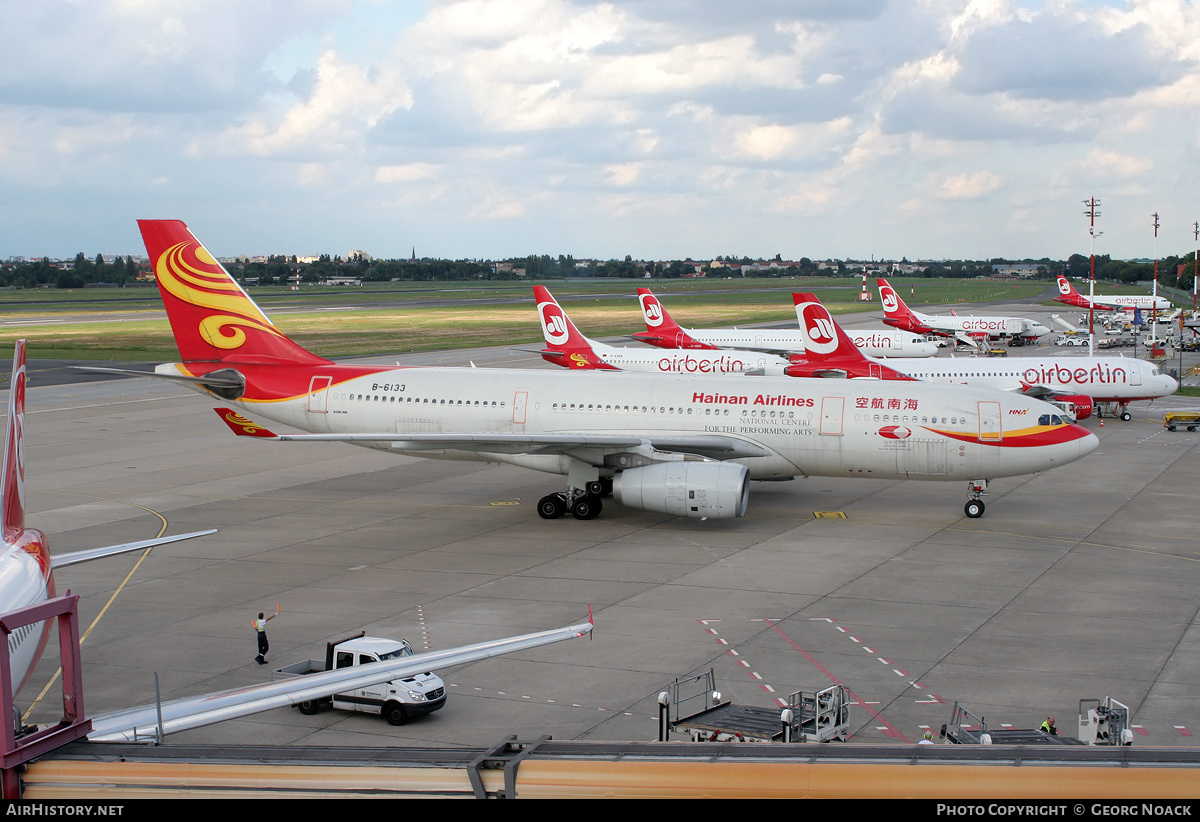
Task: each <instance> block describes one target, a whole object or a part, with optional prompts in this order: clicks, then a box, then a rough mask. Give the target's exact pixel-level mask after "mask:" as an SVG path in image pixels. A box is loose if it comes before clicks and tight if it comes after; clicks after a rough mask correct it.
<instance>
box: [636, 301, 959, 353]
mask: <svg viewBox="0 0 1200 822" xmlns="http://www.w3.org/2000/svg"><path fill="white" fill-rule="evenodd" d="M637 293H638V303H639V304H640V305H641V307H642V320H643V321H644V322H645V323H646V330H645V331H639V332H637V333H636V334H633V335H632V337H633V339H635V340H638V341H639V342H644V343H646V344H647V345H653V346H655V347H656V348H682V349H687V350H691V351H702V350H705V349H729V348H736V349H739V350H742V351H763V352H766V353H768V354H776V355H780V356H789V357H790V356H791V355H793V354H794V355H796V356H802V355H803V354H804V341H803V338H802V337H801V336H800V332H799V331H797V330H795V329H792V328H690V329H685V328H681V327H680V326H679V324H678V323H677V322H675V320H673V319H671V315H670V314H668V313H667V309H666V308H664V307H663V304H662V303H661V302H660V301H659V299H658V297H655V296H654V294H652V293H651V291H650V289H648V288H639V289H638V290H637ZM848 333H850V339H851V340H853V341H854V344H855V345H856V346H858V348H859V349H860V350H861V351H862V352H863V353H864V354H866V355H867V356H869V357H934V356H937V352H938V347H937V346H936V345H934V344H933V343H931V342H929V341H928V340H926V339H925V338H924V337H922V336H920V335H919V334H914V333H912V332H911V331H893V330H891V329H886V328H884V329H874V328H872V329H868V330H865V331H854V332H848Z"/></svg>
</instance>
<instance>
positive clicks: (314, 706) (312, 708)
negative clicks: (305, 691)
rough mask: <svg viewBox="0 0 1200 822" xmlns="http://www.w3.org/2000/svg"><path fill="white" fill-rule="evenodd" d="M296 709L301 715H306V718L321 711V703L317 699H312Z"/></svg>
mask: <svg viewBox="0 0 1200 822" xmlns="http://www.w3.org/2000/svg"><path fill="white" fill-rule="evenodd" d="M296 707H297V708H298V709H299V710H300V713H302V714H304V715H305V716H312V715H313V714H315V713H316V712H317V711H319V710H321V703H320V702H318V701H317V700H315V699H310V700H308V701H307V702H301V703H300V704H299V705H297V706H296Z"/></svg>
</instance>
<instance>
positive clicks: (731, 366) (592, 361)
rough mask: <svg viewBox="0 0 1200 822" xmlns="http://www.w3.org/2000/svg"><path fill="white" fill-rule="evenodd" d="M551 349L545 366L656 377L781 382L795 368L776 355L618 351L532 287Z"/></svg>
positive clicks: (546, 353) (546, 350)
mask: <svg viewBox="0 0 1200 822" xmlns="http://www.w3.org/2000/svg"><path fill="white" fill-rule="evenodd" d="M533 297H534V302H536V303H537V312H538V319H539V320H540V321H541V323H542V336H543V337H545V340H546V347H545V348H543V349H542V350H541V351H540V352H539V353H540V354H541V355H542V359H544V360H545V361H546V362H550V363H553V364H555V365H560V366H562V367H563V368H570V369H571V370H572V371H575V370H581V369H582V370H600V371H645V372H649V373H652V374H754V375H757V376H773V377H780V376H785V375H786V374H787V369H788V366H790V365H791V363H790V362H789V361H788V360H785V359H783V358H782V357H776V356H774V355H772V354H763V353H753V352H748V351H734V350H723V349H719V348H711V349H709V348H706V349H701V350H691V351H686V350H682V349H671V350H669V351H666V350H663V349H660V348H618V347H617V346H613V345H605V344H604V343H602V342H596V341H595V340H590V339H588V338H587V337H585V336H584V335H583V334H581V333H579V329H578V328H576V327H575V323H573V322H571V318H570V317H568V316H567V313H566V312H565V311H563V309H562V306H560V305H559V304H558V301H557V300H555V299H554V297H553V296H552V295H551V294H550V291H549V289H547V288H546V287H545V286H540V285H535V286H534V287H533Z"/></svg>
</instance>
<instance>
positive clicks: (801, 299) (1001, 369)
mask: <svg viewBox="0 0 1200 822" xmlns="http://www.w3.org/2000/svg"><path fill="white" fill-rule="evenodd" d="M793 299H794V300H795V302H796V316H797V319H799V321H800V323H801V327H807V328H810V329H825V328H828V327H829V326H833V328H835V329H836V330H837V331H838V332H841V343H840V344H839V345H836V346H834V345H833V344H832V342H831V341H829V340H828V335H826V336H817V335H816V334H815V333H810V335H809V337H810V342H809V346H810V349H809V358H810V359H813V358H815V357H818V356H820V357H823V358H824V359H823V361H822V365H824V367H825V368H828V369H833V370H839V371H841V372H843V373H844V375H845V376H849V377H877V378H880V379H896V378H897V376H898V375H899V376H901V377H903V376H907V377H910V378H913V379H917V380H923V381H926V382H935V383H944V384H952V385H970V386H975V387H977V388H994V389H997V390H1000V391H1016V392H1020V393H1022V394H1025V395H1027V396H1031V397H1036V398H1038V399H1043V400H1050V401H1053V402H1054V403H1055V404H1060V403H1061V405H1060V407H1062V408H1063V409H1064V410H1069V412H1070V413H1071V414H1073V415H1075V417H1076V418H1077V419H1086V418H1087V417H1088V416H1090V415H1091V413H1092V410H1093V408H1097V409H1098V408H1099V406H1098V403H1114V404H1116V406H1117V407H1118V409H1119V411H1118V412H1117V413H1118V414H1119V416H1120V417H1121V418H1122V419H1124V420H1128V419H1130V414H1129V410H1128V407H1129V403H1131V402H1135V401H1137V400H1153V399H1157V398H1159V397H1166V396H1170V395H1171V394H1174V393H1175V392H1176V390H1178V388H1179V383H1178V382H1177V381H1176V380H1174V379H1173V378H1171V377H1169V376H1168V375H1166V374H1164V373H1163V372H1162V370H1161V369H1160V368H1159V367H1158V366H1157V365H1155V364H1154V363H1150V362H1144V361H1143V360H1136V359H1131V358H1129V359H1127V358H1125V357H1019V358H1018V357H1014V358H1011V359H1009V358H1005V359H1003V360H1000V359H991V358H982V357H963V358H955V357H939V358H938V359H933V360H927V359H906V358H903V357H897V358H892V359H889V360H887V361H886V363H884V362H879V361H875V360H871V359H870V358H868V357H864V356H863V355H862V354H861V353H859V351H858V349H856V348H855V347H854V346H853V345H849V344H848V341H847V340H845V332H842V331H841V327H840V326H838V325H837V322H836V321H835V320H834V319H833V317H832V316H831V315H830V314H829V312H828V311H827V310H826V309H825V307H824V306H823V305H821V303H820V301H819V300H817V298H816V296H815V295H813V294H794V295H793Z"/></svg>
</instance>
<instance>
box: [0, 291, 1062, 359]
mask: <svg viewBox="0 0 1200 822" xmlns="http://www.w3.org/2000/svg"><path fill="white" fill-rule="evenodd" d="M546 285H547V286H548V287H549V288H550V289H551V291H552V292H553V293H554V295H555V297H556V298H557V299H558V300H559V301H560V302H561V303H562V304H563V306H564V307H565V308H566V310H567V311H568V313H569V314H570V316H571V318H572V320H574V322H575V324H576V325H577V326H579V328H580V330H582V331H583V332H584V333H585V334H587V335H589V336H593V337H604V336H614V335H620V334H631V333H633V332H635V331H640V330H642V328H643V326H642V323H641V317H640V315H639V312H638V308H637V302H636V300H635V298H634V290H635V288H637V287H638V286H641V285H646V286H649V287H651V288H653V289H654V290H655V292H656V293H658V294H660V295H661V296H662V297H663V301H664V303H665V304H666V306H667V310H668V311H670V312H671V315H672V317H673V318H675V319H676V320H677V321H678V322H679V323H680V324H681V325H684V326H695V327H708V326H714V327H715V326H730V325H742V324H751V323H764V322H786V321H789V320H794V318H795V313H794V310H793V308H792V299H791V292H792V291H812V292H815V293H816V294H817V296H818V297H819V298H820V299H821V300H822V301H824V302H825V303H826V304H827V305H828V306H829V308H830V310H831V311H832V312H833V313H844V312H852V311H876V312H879V311H880V308H879V303H878V300H875V301H872V302H868V303H862V302H859V300H858V293H859V288H860V285H859V281H858V280H857V279H849V278H838V279H829V278H795V279H790V278H772V279H747V280H742V279H739V280H736V281H733V280H718V279H703V280H670V281H661V280H660V281H642V280H583V281H579V280H571V281H561V280H560V281H552V282H549V283H546ZM893 285H895V286H896V288H897V290H898V291H900V293H901V295H902V296H903V297H904V299H905V301H906V302H909V303H911V304H913V305H925V304H953V303H955V302H987V301H992V300H999V299H1005V300H1011V299H1018V298H1028V297H1033V296H1036V295H1038V294H1040V293H1041V292H1042V291H1044V290H1045V288H1046V286H1047V284H1046V283H1044V282H1039V283H1013V284H1009V283H1000V282H991V281H981V280H915V281H911V282H910V281H907V280H903V281H894V282H893ZM914 291H915V293H913V292H914ZM250 294H251V296H252V297H253V298H254V300H255V301H256V302H258V303H259V305H260V306H262V308H263V310H264V311H266V312H267V314H268V316H271V317H272V320H273V321H274V322H275V324H276V325H277V326H278V327H279V328H280V329H281V330H282V331H283V332H284V333H286V334H287V335H288V336H290V337H292V338H293V339H294V340H295V341H296V342H298V343H299V344H300V345H302V346H304V347H305V348H308V349H309V350H311V351H314V352H316V353H319V354H321V355H322V356H327V357H331V358H337V357H346V356H354V355H364V354H380V353H390V352H402V351H421V350H434V349H447V348H468V347H474V346H483V345H510V344H517V343H534V344H536V343H539V342H541V332H540V328H539V326H538V321H537V315H536V312H535V311H534V307H533V301H532V294H531V293H530V284H529V283H527V282H521V283H514V282H502V283H491V282H484V283H462V284H457V283H383V284H371V285H366V286H363V287H361V288H344V287H328V286H305V287H303V288H301V290H299V291H292V290H290V289H289V288H286V287H265V288H255V289H252V290H250ZM621 297H627V299H620V298H621ZM479 300H489V301H491V302H489V303H483V304H480V303H479V302H477V301H479ZM509 300H511V301H513V302H507V301H509ZM497 301H499V302H498V303H497ZM517 301H519V302H517ZM430 302H438V303H447V302H450V303H452V304H451V305H430V304H428V303H430ZM347 306H350V307H349V308H346V307H347ZM342 308H344V309H345V310H336V309H342ZM112 312H121V315H122V316H121V318H120V319H117V318H114V319H113V320H112V321H105V320H104V319H103V315H104V314H106V313H112ZM85 318H86V319H85ZM0 319H4V320H6V321H7V322H8V324H7V325H5V326H4V327H3V330H0V350H3V349H11V348H12V344H13V341H14V340H16V339H19V338H22V337H23V338H25V339H27V340H28V341H29V352H30V356H31V357H38V358H57V359H72V358H79V359H97V360H109V359H111V360H144V361H151V360H157V361H161V360H169V359H173V358H174V357H176V355H177V352H176V349H175V343H174V339H173V337H172V336H171V331H170V327H169V326H168V324H167V322H166V320H165V319H163V318H162V304H161V302H160V301H159V298H158V293H157V289H152V288H127V289H95V290H93V289H86V290H64V291H56V290H49V289H33V290H8V291H0ZM22 320H29V322H28V324H26V323H25V322H22Z"/></svg>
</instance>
